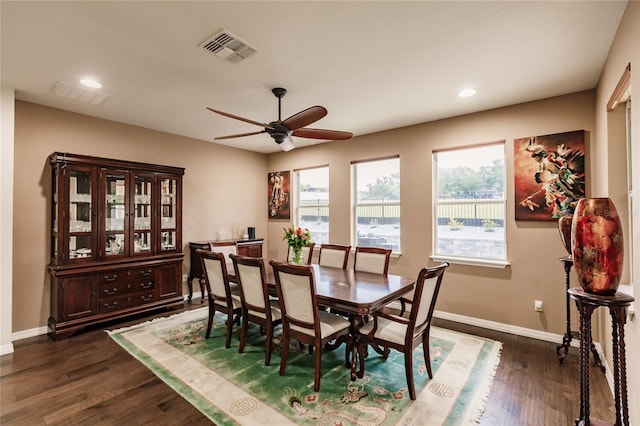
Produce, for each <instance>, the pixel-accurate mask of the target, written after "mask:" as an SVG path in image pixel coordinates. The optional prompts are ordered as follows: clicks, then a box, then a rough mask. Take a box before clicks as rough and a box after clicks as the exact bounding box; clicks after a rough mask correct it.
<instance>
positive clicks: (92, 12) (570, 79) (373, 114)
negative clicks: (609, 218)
mask: <svg viewBox="0 0 640 426" xmlns="http://www.w3.org/2000/svg"><path fill="white" fill-rule="evenodd" d="M626 3H627V2H626V1H549V2H542V1H509V2H498V1H470V2H462V1H442V2H438V1H387V2H383V1H353V2H348V1H339V2H338V1H331V2H324V1H322V2H321V1H283V2H272V1H256V2H248V1H234V2H218V1H198V2H195V1H188V2H187V1H153V2H151V1H112V2H108V1H107V2H93V1H69V2H58V1H56V2H53V1H51V2H48V1H47V2H35V1H33V2H31V1H15V2H14V1H6V0H2V3H1V15H2V16H1V17H2V39H1V41H2V74H1V77H2V85H3V86H7V87H10V88H14V89H15V93H16V98H17V99H20V100H25V101H29V102H35V103H39V104H43V105H47V106H52V107H56V108H60V109H64V110H68V111H74V112H78V113H81V114H86V115H90V116H95V117H101V118H105V119H109V120H115V121H118V122H123V123H129V124H133V125H136V126H142V127H147V128H151V129H157V130H161V131H164V132H169V133H173V134H178V135H184V136H189V137H192V138H196V139H202V140H206V141H213V138H214V137H215V136H223V135H228V134H235V133H245V132H252V131H259V130H261V129H260V127H257V126H254V125H252V124H248V123H244V122H241V121H237V120H233V119H230V118H227V117H223V116H219V115H216V114H213V113H211V112H209V111H207V110H206V109H205V107H211V108H214V109H220V110H223V111H227V112H230V113H232V114H235V115H239V116H242V117H246V118H249V119H252V120H255V121H258V122H270V121H273V120H275V119H277V115H278V109H277V99H276V98H275V97H274V96H273V94H272V93H271V89H272V88H273V87H285V88H286V89H288V91H289V93H288V94H287V95H286V96H285V97H284V99H283V105H282V118H283V119H284V118H286V117H288V116H290V115H293V114H294V113H296V112H298V111H300V110H303V109H305V108H308V107H310V106H313V105H323V106H325V107H326V108H327V109H328V110H329V114H328V115H327V116H326V117H325V118H323V119H321V120H320V121H318V122H316V123H314V124H313V125H311V126H310V127H314V128H323V129H333V130H344V131H351V132H353V133H354V134H355V135H356V136H358V135H364V134H367V133H372V132H378V131H382V130H386V129H391V128H396V127H402V126H407V125H412V124H416V123H422V122H426V121H432V120H436V119H441V118H445V117H451V116H456V115H461V114H466V113H471V112H475V111H482V110H486V109H491V108H496V107H501V106H506V105H513V104H517V103H521V102H527V101H531V100H536V99H543V98H547V97H550V96H556V95H561V94H566V93H572V92H577V91H582V90H587V89H592V88H594V87H595V86H596V84H597V81H598V78H599V76H600V73H601V71H602V67H603V64H604V61H605V58H606V55H607V52H608V50H609V47H610V45H611V42H612V40H613V37H614V35H615V31H616V29H617V27H618V24H619V22H620V18H621V17H622V14H623V12H624V8H625V7H626ZM221 29H226V30H227V31H229V32H231V33H232V34H234V35H236V36H238V37H239V38H241V39H242V40H244V41H246V42H247V43H249V44H250V45H252V46H253V47H255V48H256V49H257V51H258V53H256V54H254V55H253V56H251V57H249V58H248V59H246V60H245V61H243V62H240V63H236V64H233V63H228V62H225V61H223V60H221V59H219V58H218V57H216V56H214V55H213V54H211V53H210V52H207V51H205V50H203V49H202V48H200V47H199V45H200V44H201V43H202V42H203V41H205V40H206V39H208V38H209V37H210V36H212V35H213V34H214V33H216V32H218V31H219V30H221ZM85 76H93V77H94V78H96V79H98V80H100V81H101V82H102V84H103V88H102V89H101V91H102V92H104V93H107V94H109V95H110V97H109V98H108V99H107V100H106V101H105V102H104V103H102V104H101V105H92V104H89V103H83V102H80V101H77V100H71V99H68V98H65V97H62V96H58V95H54V94H52V93H51V89H52V87H53V86H54V84H55V83H56V82H57V81H62V82H66V83H70V84H74V85H76V84H78V80H79V79H80V78H83V77H85ZM467 86H472V87H475V88H476V89H477V90H478V94H477V95H476V96H474V97H472V98H459V97H458V96H457V93H458V91H459V90H460V89H462V88H464V87H467ZM294 140H295V142H296V145H297V146H298V147H302V146H306V145H309V144H312V143H318V142H322V141H315V140H312V139H302V138H294ZM220 143H224V144H227V145H231V146H235V147H238V148H242V149H247V150H251V151H256V152H261V153H269V152H278V151H279V147H278V145H277V144H275V143H274V142H273V140H272V139H271V138H270V137H269V136H268V135H265V134H261V135H256V136H249V137H245V138H239V139H230V140H225V141H220ZM344 143H348V142H344Z"/></svg>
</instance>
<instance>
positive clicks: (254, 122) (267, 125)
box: [207, 107, 275, 130]
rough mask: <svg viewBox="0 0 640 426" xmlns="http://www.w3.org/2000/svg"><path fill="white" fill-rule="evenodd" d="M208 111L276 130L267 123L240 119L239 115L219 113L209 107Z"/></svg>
mask: <svg viewBox="0 0 640 426" xmlns="http://www.w3.org/2000/svg"><path fill="white" fill-rule="evenodd" d="M207 109H208V110H209V111H211V112H215V113H216V114H220V115H224V116H225V117H229V118H233V119H235V120H240V121H244V122H245V123H249V124H255V125H256V126H260V127H264V128H266V129H271V130H275V129H274V128H273V127H271V126H270V125H269V124H267V123H260V122H258V121H253V120H249V119H248V118H244V117H239V116H237V115H233V114H229V113H228V112H223V111H218V110H217V109H213V108H209V107H207Z"/></svg>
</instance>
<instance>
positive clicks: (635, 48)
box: [591, 1, 640, 424]
mask: <svg viewBox="0 0 640 426" xmlns="http://www.w3.org/2000/svg"><path fill="white" fill-rule="evenodd" d="M629 63H630V64H631V99H632V100H633V103H634V105H633V107H632V110H631V115H632V118H631V123H632V128H631V132H632V133H631V143H632V147H633V148H632V152H631V155H632V157H633V160H632V161H633V164H634V169H633V172H634V173H633V187H634V188H635V190H634V193H635V200H636V201H635V207H634V211H633V212H631V213H632V216H631V218H632V220H633V222H634V231H635V235H630V234H626V235H625V239H628V240H630V245H632V246H633V248H634V253H633V257H631V256H629V253H627V254H626V256H625V263H628V264H631V263H633V265H632V267H633V275H634V276H633V280H632V281H633V282H632V285H631V287H630V288H629V289H628V290H629V291H630V292H631V294H632V295H633V296H634V297H635V299H636V302H635V303H634V305H635V306H634V307H635V311H636V312H637V311H638V306H640V303H639V301H640V288H639V286H640V279H639V277H640V202H639V201H638V200H640V126H639V125H638V124H640V83H639V82H640V69H639V66H640V2H637V1H631V2H629V4H628V5H627V9H626V10H625V14H624V16H623V18H622V21H621V22H620V26H619V27H618V31H617V33H616V37H615V39H614V41H613V44H612V45H611V49H610V51H609V55H608V57H607V61H606V63H605V66H604V69H603V72H602V75H601V77H600V82H599V83H598V88H597V91H596V104H595V108H596V109H595V116H596V129H597V133H596V135H595V136H596V137H595V143H594V150H595V151H596V152H598V157H597V159H598V161H595V159H593V158H592V161H591V164H592V167H593V170H594V174H595V175H596V176H597V179H596V180H595V181H594V185H593V186H594V193H595V194H596V195H597V196H602V197H611V198H612V199H613V200H614V202H616V207H617V208H618V210H620V213H621V216H623V215H624V216H623V219H624V220H625V221H626V215H628V214H629V212H628V211H627V209H626V206H625V205H624V197H623V196H622V194H621V191H620V190H619V187H620V186H621V185H622V183H623V182H624V178H625V176H624V175H623V176H620V174H619V173H618V172H616V171H617V170H619V169H622V168H624V164H625V161H626V159H625V158H624V156H623V155H621V152H622V153H624V148H623V147H621V145H623V144H624V139H623V138H620V137H619V136H618V135H619V132H618V131H616V130H615V129H613V128H612V126H611V125H612V124H613V120H611V117H610V115H611V114H609V113H607V112H606V104H607V102H608V101H609V98H610V97H611V93H612V92H613V89H614V88H615V86H616V84H617V83H618V81H619V79H620V76H621V75H622V71H623V70H624V68H625V67H626V66H627V64H629ZM636 315H637V314H636ZM600 318H601V321H602V323H603V326H602V327H600V329H601V332H600V334H599V335H597V336H595V337H594V338H595V339H596V340H599V341H601V342H604V346H605V353H606V357H607V361H608V364H609V368H608V372H609V375H610V374H611V359H612V355H611V354H612V352H611V328H610V321H609V318H608V316H607V315H602V314H601V315H600ZM639 322H640V321H638V319H637V316H636V319H635V320H634V321H631V322H628V323H627V325H626V326H625V333H626V335H625V342H626V350H627V369H628V370H627V377H628V380H629V382H628V392H629V398H630V407H629V409H630V413H629V417H630V419H631V423H632V424H638V423H640V404H639V403H638V401H639V399H638V395H640V363H638V362H637V359H638V356H639V355H640V324H639Z"/></svg>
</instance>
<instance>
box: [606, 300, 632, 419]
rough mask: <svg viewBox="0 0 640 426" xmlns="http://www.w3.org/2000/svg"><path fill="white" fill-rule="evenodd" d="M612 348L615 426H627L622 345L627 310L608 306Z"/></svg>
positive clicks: (627, 416) (623, 347) (623, 345)
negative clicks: (611, 328) (611, 327)
mask: <svg viewBox="0 0 640 426" xmlns="http://www.w3.org/2000/svg"><path fill="white" fill-rule="evenodd" d="M609 313H610V314H611V322H612V325H613V330H612V338H613V341H612V346H613V365H614V369H613V383H614V391H615V404H616V423H615V424H616V425H625V426H628V425H629V406H628V402H627V361H626V353H625V343H624V324H625V322H626V318H627V308H626V307H623V306H615V307H614V306H610V307H609Z"/></svg>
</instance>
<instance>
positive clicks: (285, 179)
mask: <svg viewBox="0 0 640 426" xmlns="http://www.w3.org/2000/svg"><path fill="white" fill-rule="evenodd" d="M290 186H291V180H290V179H289V171H288V170H287V171H284V172H270V173H269V176H268V178H267V188H268V189H267V194H268V212H269V219H287V220H289V218H290V216H291V209H290V207H289V191H290Z"/></svg>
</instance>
